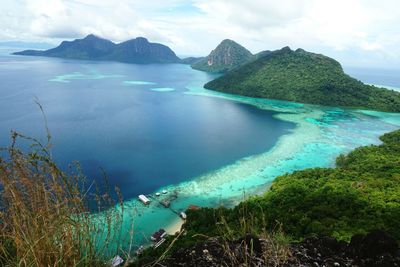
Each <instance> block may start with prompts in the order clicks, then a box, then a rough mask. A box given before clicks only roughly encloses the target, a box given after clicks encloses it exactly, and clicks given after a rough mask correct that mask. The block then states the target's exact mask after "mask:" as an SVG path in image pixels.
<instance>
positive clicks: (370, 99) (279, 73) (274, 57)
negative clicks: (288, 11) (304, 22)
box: [204, 47, 400, 112]
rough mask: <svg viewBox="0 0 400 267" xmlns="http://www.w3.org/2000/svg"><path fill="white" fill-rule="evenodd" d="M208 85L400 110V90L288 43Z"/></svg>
mask: <svg viewBox="0 0 400 267" xmlns="http://www.w3.org/2000/svg"><path fill="white" fill-rule="evenodd" d="M204 87H205V88H208V89H213V90H218V91H221V92H225V93H232V94H239V95H245V96H250V97H261V98H271V99H280V100H288V101H294V102H301V103H310V104H320V105H327V106H343V107H354V108H366V109H376V110H381V111H391V112H399V111H400V93H398V92H395V91H391V90H387V89H384V88H377V87H374V86H369V85H365V84H363V83H362V82H360V81H357V80H356V79H353V78H351V77H350V76H348V75H347V74H345V73H344V72H343V69H342V67H341V66H340V64H339V63H338V62H337V61H335V60H333V59H331V58H329V57H326V56H323V55H320V54H314V53H309V52H306V51H304V50H302V49H298V50H296V51H292V50H291V49H290V48H288V47H285V48H282V49H281V50H278V51H274V52H270V53H265V54H264V55H263V56H260V57H259V58H258V59H257V60H255V61H252V62H249V63H248V64H245V65H243V66H241V67H239V68H237V69H235V70H232V71H231V72H229V73H227V74H226V75H224V76H222V77H219V78H217V79H215V80H213V81H211V82H209V83H207V84H206V85H205V86H204Z"/></svg>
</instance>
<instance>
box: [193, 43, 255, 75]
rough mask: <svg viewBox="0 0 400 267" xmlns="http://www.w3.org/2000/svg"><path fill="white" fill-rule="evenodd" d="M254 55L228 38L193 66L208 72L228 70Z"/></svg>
mask: <svg viewBox="0 0 400 267" xmlns="http://www.w3.org/2000/svg"><path fill="white" fill-rule="evenodd" d="M252 57H253V55H252V54H251V52H250V51H249V50H247V49H246V48H244V47H243V46H241V45H240V44H238V43H236V42H234V41H232V40H229V39H226V40H223V41H222V42H221V43H220V44H219V45H218V46H217V47H216V48H215V49H214V50H213V51H211V53H210V54H209V55H208V56H207V57H205V58H203V59H201V60H199V61H197V62H195V63H193V64H192V68H193V69H196V70H202V71H207V72H227V71H229V70H232V69H234V68H237V67H239V66H241V65H243V64H244V63H246V62H248V61H250V60H251V59H252Z"/></svg>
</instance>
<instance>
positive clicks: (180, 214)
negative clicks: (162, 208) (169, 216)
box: [179, 211, 187, 220]
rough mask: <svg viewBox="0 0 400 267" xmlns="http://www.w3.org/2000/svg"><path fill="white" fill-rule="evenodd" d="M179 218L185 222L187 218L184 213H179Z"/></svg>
mask: <svg viewBox="0 0 400 267" xmlns="http://www.w3.org/2000/svg"><path fill="white" fill-rule="evenodd" d="M179 216H180V217H181V218H182V219H184V220H186V218H187V215H186V213H184V212H183V211H182V212H181V213H179Z"/></svg>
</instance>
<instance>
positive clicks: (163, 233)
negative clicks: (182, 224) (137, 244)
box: [150, 229, 167, 241]
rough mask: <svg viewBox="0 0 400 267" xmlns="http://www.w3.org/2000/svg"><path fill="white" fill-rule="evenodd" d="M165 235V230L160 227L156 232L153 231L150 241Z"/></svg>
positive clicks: (157, 239)
mask: <svg viewBox="0 0 400 267" xmlns="http://www.w3.org/2000/svg"><path fill="white" fill-rule="evenodd" d="M166 235H167V232H166V231H165V230H164V229H160V230H158V231H157V232H155V233H154V234H152V235H151V237H150V239H151V240H152V241H159V240H161V239H163V238H164V237H165V236H166Z"/></svg>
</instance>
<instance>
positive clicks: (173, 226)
mask: <svg viewBox="0 0 400 267" xmlns="http://www.w3.org/2000/svg"><path fill="white" fill-rule="evenodd" d="M184 223H185V221H184V220H182V219H181V218H177V219H176V220H175V221H173V222H171V223H170V224H168V225H167V226H166V227H165V231H166V232H167V234H168V235H175V234H176V233H179V232H180V231H181V229H182V225H183V224H184Z"/></svg>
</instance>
